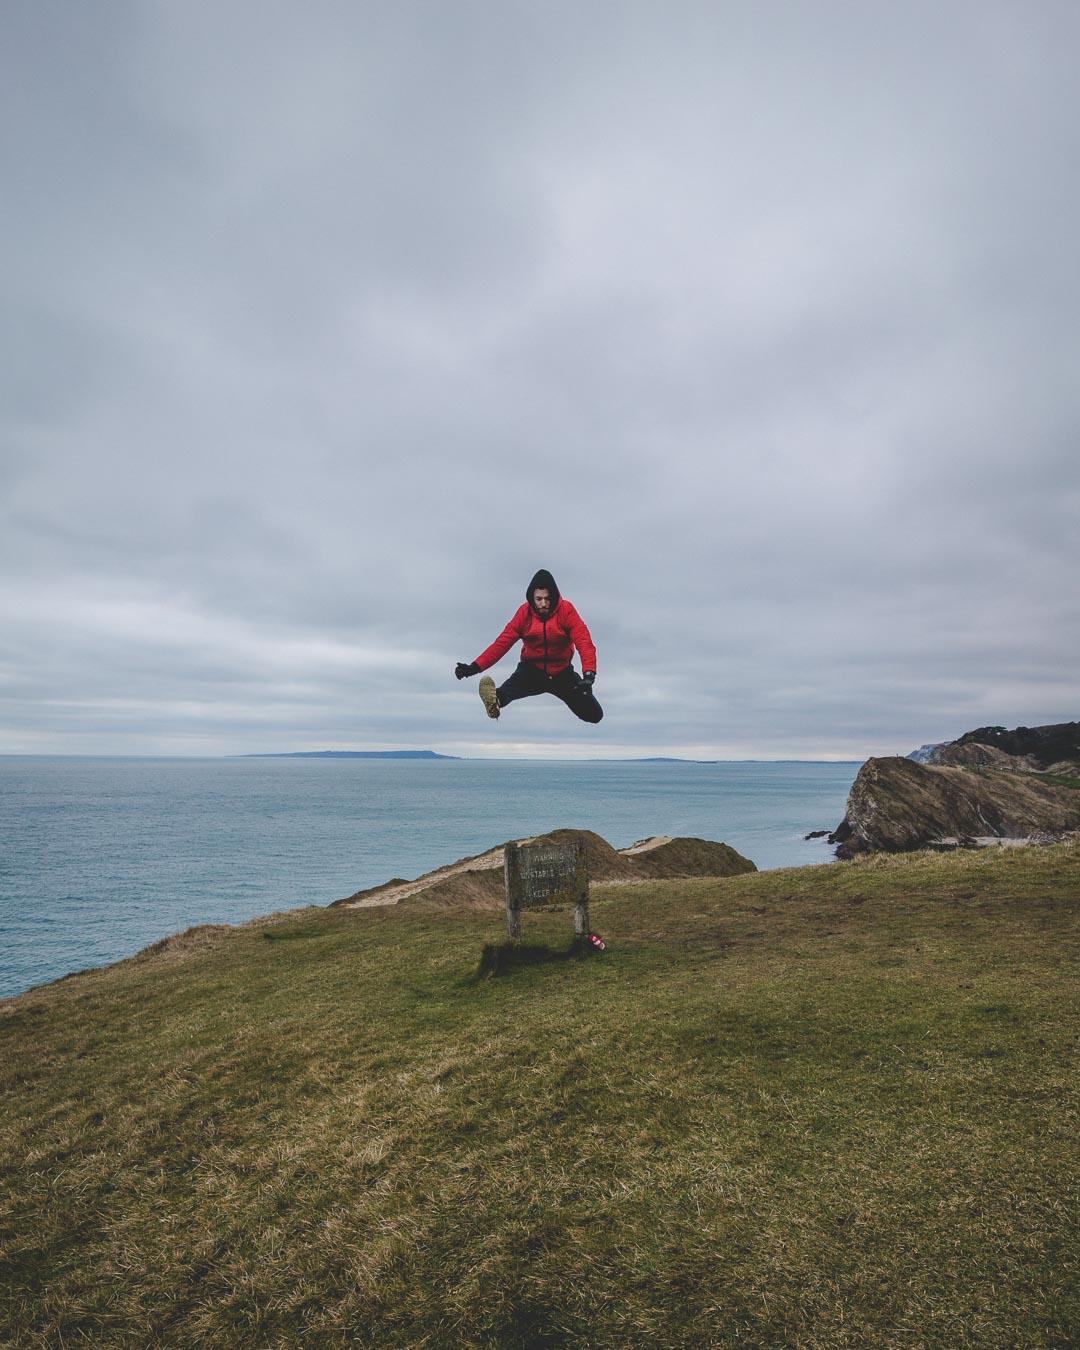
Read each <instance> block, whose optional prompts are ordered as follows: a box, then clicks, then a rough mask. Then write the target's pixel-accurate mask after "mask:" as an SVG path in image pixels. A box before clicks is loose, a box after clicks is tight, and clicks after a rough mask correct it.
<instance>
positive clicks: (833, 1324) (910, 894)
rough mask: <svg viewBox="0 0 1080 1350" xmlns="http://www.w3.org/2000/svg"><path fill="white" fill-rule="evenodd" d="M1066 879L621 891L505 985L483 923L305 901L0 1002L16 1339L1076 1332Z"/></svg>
mask: <svg viewBox="0 0 1080 1350" xmlns="http://www.w3.org/2000/svg"><path fill="white" fill-rule="evenodd" d="M1078 893H1080V849H1077V848H1076V847H1075V846H1073V847H1071V848H1070V847H1068V846H1059V847H1056V848H1053V849H1045V850H1036V849H1032V850H1023V851H1021V850H1017V851H1005V852H1001V853H997V852H995V853H990V852H984V853H978V854H966V853H965V854H954V855H950V856H937V855H914V856H911V857H901V858H888V859H877V860H873V861H869V862H856V863H845V864H837V865H835V866H831V867H819V868H804V869H799V870H792V871H782V872H771V873H762V874H758V875H749V876H742V877H735V878H730V879H726V880H708V881H693V882H670V881H664V882H657V883H655V884H651V883H650V884H646V885H643V886H639V887H623V888H611V889H609V890H603V889H600V890H596V891H594V905H593V918H594V923H595V926H596V927H598V928H599V930H600V931H601V932H602V933H604V935H605V937H606V938H607V939H608V941H609V944H610V949H609V952H608V953H607V954H606V955H605V956H602V957H596V958H587V959H584V960H581V961H558V962H555V961H553V962H551V963H549V964H543V965H538V966H534V967H530V968H527V969H524V970H520V971H518V972H516V973H514V974H513V975H510V976H504V977H500V978H498V979H494V980H488V981H484V982H475V981H473V980H471V979H470V974H471V972H472V971H473V970H474V969H475V966H476V962H477V958H478V956H479V953H480V949H481V947H482V945H483V943H484V942H485V941H488V940H492V939H494V940H499V938H500V937H501V933H500V924H499V919H498V917H497V916H495V915H492V914H483V913H475V912H472V913H461V914H460V915H458V914H447V913H445V912H444V913H439V914H432V913H425V912H423V911H422V910H412V911H406V910H397V911H395V910H358V911H342V910H312V911H305V912H304V913H303V914H301V915H298V916H295V917H293V918H290V919H288V920H286V921H285V922H283V923H281V924H279V925H277V926H276V927H264V928H259V927H249V928H245V929H241V930H237V931H236V932H234V933H231V934H228V935H226V936H225V937H224V938H222V939H220V940H216V941H214V942H212V943H209V944H207V945H202V946H200V945H199V944H198V943H195V944H193V945H192V948H191V949H190V950H186V951H185V950H184V949H183V948H182V947H181V948H180V949H179V950H177V949H175V948H174V949H173V950H170V951H167V952H164V953H162V954H159V955H156V956H150V957H144V958H141V959H136V960H134V961H129V962H125V963H123V964H121V965H118V966H114V967H112V968H109V969H106V970H103V971H99V972H94V973H91V974H87V975H82V976H78V977H74V978H70V979H68V980H66V981H62V982H60V983H58V984H56V985H52V986H48V987H45V988H42V989H41V990H37V991H34V992H32V993H30V994H28V995H25V996H23V997H22V998H20V999H17V1000H13V1001H12V1002H11V1003H9V1004H7V1005H0V1063H2V1065H3V1069H2V1079H0V1081H2V1085H3V1098H2V1103H0V1159H2V1160H3V1161H2V1168H3V1192H2V1194H3V1207H2V1210H0V1243H2V1274H0V1280H2V1282H3V1287H2V1288H0V1340H4V1339H5V1338H6V1339H7V1340H10V1341H11V1342H13V1343H17V1344H35V1343H48V1344H60V1343H63V1344H66V1345H72V1344H77V1343H79V1341H80V1339H82V1338H85V1339H86V1340H88V1341H90V1342H92V1343H94V1344H103V1343H117V1342H119V1343H130V1344H139V1345H143V1344H156V1343H158V1342H165V1343H169V1344H191V1343H195V1342H198V1341H200V1340H203V1341H209V1342H211V1343H222V1344H258V1345H275V1344H297V1343H307V1344H312V1345H320V1346H321V1345H333V1344H338V1343H342V1344H343V1343H346V1342H348V1341H350V1340H351V1341H354V1342H359V1343H371V1344H378V1345H394V1344H402V1345H431V1346H444V1345H453V1344H459V1343H465V1344H477V1345H484V1344H493V1345H506V1346H513V1345H522V1346H524V1345H530V1346H540V1345H558V1344H566V1343H582V1344H588V1345H591V1346H626V1345H671V1346H674V1345H688V1346H689V1345H695V1346H697V1345H728V1344H731V1345H765V1344H767V1345H793V1346H817V1345H822V1346H824V1345H828V1346H841V1345H850V1346H866V1345H942V1346H950V1347H952V1346H968V1345H986V1346H991V1345H993V1346H1001V1345H1058V1346H1064V1345H1066V1344H1068V1343H1070V1342H1071V1341H1073V1340H1074V1338H1075V1336H1076V1335H1077V1324H1076V1316H1075V1314H1076V1306H1075V1298H1076V1293H1075V1290H1076V1286H1077V1280H1076V1276H1077V1265H1076V1246H1075V1233H1074V1232H1073V1233H1070V1227H1069V1225H1070V1220H1073V1221H1074V1220H1075V1214H1076V1203H1075V1202H1076V1196H1075V1190H1073V1192H1072V1193H1070V1178H1071V1177H1072V1178H1074V1177H1075V1172H1074V1171H1072V1170H1071V1167H1070V1164H1072V1163H1074V1162H1075V1149H1076V1137H1077V1115H1076V1101H1075V1095H1071V1094H1074V1093H1075V1074H1074V1071H1073V1067H1071V1066H1070V1062H1069V1061H1070V1056H1071V1055H1072V1054H1073V1052H1074V1051H1075V1044H1076V1035H1075V1021H1070V1011H1071V1008H1072V1003H1073V1000H1072V999H1071V995H1072V994H1074V993H1075V987H1074V988H1072V989H1070V987H1069V983H1068V976H1069V972H1070V962H1071V961H1075V954H1076V922H1075V920H1076V899H1077V896H1078ZM568 925H569V920H568V917H567V916H566V915H552V914H539V915H533V916H528V918H527V922H526V927H527V934H526V936H527V937H528V938H529V940H537V939H540V940H544V939H546V940H547V941H548V942H550V943H551V944H552V945H553V946H554V945H557V944H560V943H563V942H564V940H565V938H566V936H567V930H568ZM1072 969H1075V967H1072Z"/></svg>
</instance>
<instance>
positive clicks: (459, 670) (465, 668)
mask: <svg viewBox="0 0 1080 1350" xmlns="http://www.w3.org/2000/svg"><path fill="white" fill-rule="evenodd" d="M454 674H455V675H456V676H457V677H458V679H459V680H464V679H467V678H468V677H469V676H470V675H479V674H480V667H479V666H478V665H477V664H476V662H475V661H470V662H469V664H468V665H466V664H465V662H464V661H459V662H458V663H457V665H456V666H455V667H454Z"/></svg>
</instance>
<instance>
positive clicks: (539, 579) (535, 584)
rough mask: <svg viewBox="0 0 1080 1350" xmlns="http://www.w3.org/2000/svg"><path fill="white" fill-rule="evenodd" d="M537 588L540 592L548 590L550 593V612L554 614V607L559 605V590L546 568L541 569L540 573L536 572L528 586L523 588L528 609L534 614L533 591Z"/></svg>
mask: <svg viewBox="0 0 1080 1350" xmlns="http://www.w3.org/2000/svg"><path fill="white" fill-rule="evenodd" d="M537 588H539V589H540V590H548V591H550V592H551V611H550V612H551V613H552V614H554V613H555V606H556V605H557V604H558V603H559V588H558V586H556V585H555V578H554V577H553V576H552V575H551V573H550V572H549V571H548V570H547V568H546V567H541V569H540V571H539V572H537V574H536V576H534V577H533V579H532V581H530V582H529V584H528V586H527V587H526V588H525V599H526V600H528V602H529V608H530V609H531V610H532V611H533V613H534V614H535V613H536V606H535V605H534V604H533V591H535V590H536V589H537Z"/></svg>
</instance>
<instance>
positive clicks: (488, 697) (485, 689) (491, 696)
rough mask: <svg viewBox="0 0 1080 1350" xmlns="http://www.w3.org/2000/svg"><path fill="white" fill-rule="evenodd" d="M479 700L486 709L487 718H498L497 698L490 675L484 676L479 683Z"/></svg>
mask: <svg viewBox="0 0 1080 1350" xmlns="http://www.w3.org/2000/svg"><path fill="white" fill-rule="evenodd" d="M480 699H481V702H482V703H483V705H484V707H485V708H486V709H487V715H488V716H489V717H498V715H499V696H498V694H497V693H496V692H495V681H494V680H493V679H492V678H491V676H490V675H485V676H484V678H483V679H482V680H481V681H480Z"/></svg>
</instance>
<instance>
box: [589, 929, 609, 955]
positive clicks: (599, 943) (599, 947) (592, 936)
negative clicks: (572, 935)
mask: <svg viewBox="0 0 1080 1350" xmlns="http://www.w3.org/2000/svg"><path fill="white" fill-rule="evenodd" d="M586 941H587V942H588V944H589V946H590V947H591V948H592V949H593V951H594V952H602V951H604V950H605V949H606V948H607V943H606V942H605V941H604V939H603V938H602V937H601V936H600V934H599V933H589V934H588V936H587V937H586Z"/></svg>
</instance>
